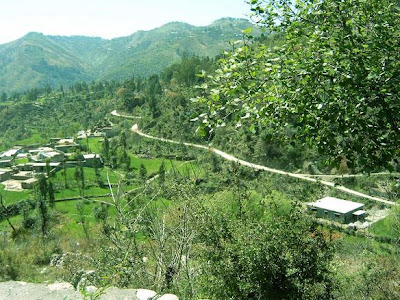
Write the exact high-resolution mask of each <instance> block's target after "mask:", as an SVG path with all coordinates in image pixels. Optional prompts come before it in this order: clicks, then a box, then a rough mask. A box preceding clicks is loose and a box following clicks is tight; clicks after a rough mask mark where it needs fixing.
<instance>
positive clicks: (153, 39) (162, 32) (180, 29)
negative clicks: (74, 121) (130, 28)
mask: <svg viewBox="0 0 400 300" xmlns="http://www.w3.org/2000/svg"><path fill="white" fill-rule="evenodd" d="M247 27H252V25H251V24H250V23H249V22H248V21H247V20H245V19H230V18H227V19H221V20H218V21H215V22H214V23H212V24H211V25H209V26H204V27H196V26H192V25H189V24H185V23H179V22H175V23H169V24H166V25H164V26H162V27H159V28H156V29H153V30H150V31H139V32H136V33H134V34H132V35H131V36H128V37H121V38H116V39H112V40H104V39H101V38H92V37H83V36H72V37H63V36H45V35H43V34H40V33H29V34H27V35H26V36H24V37H22V38H21V39H19V40H17V41H14V42H11V43H8V44H4V45H0V57H1V60H0V93H1V92H7V93H9V92H14V91H23V90H27V89H30V88H37V87H44V86H46V85H50V86H51V87H52V88H58V87H59V86H60V85H64V86H69V85H71V84H72V83H75V82H77V81H83V80H84V81H92V80H104V79H105V80H110V79H118V80H122V79H127V78H130V77H132V76H150V75H152V74H156V73H160V72H161V71H163V70H164V68H166V67H168V66H170V65H172V64H173V63H175V62H178V61H179V60H180V59H181V58H182V57H183V56H184V55H190V56H192V55H199V56H209V57H214V56H216V55H217V54H219V53H220V52H221V51H222V50H224V49H229V48H230V45H229V42H231V41H235V40H238V39H241V38H242V30H243V29H245V28H247Z"/></svg>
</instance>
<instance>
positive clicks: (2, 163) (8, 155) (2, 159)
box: [0, 148, 22, 167]
mask: <svg viewBox="0 0 400 300" xmlns="http://www.w3.org/2000/svg"><path fill="white" fill-rule="evenodd" d="M21 151H22V149H21V148H12V149H10V150H7V151H5V152H2V153H0V167H10V166H11V164H12V163H13V161H14V159H15V157H16V156H17V154H18V153H21Z"/></svg>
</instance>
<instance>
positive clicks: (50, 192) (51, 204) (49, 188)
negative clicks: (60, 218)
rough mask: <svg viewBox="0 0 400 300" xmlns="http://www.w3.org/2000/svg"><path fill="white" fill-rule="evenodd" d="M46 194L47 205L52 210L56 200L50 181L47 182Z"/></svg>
mask: <svg viewBox="0 0 400 300" xmlns="http://www.w3.org/2000/svg"><path fill="white" fill-rule="evenodd" d="M48 192H49V204H50V206H51V207H52V208H54V207H55V205H56V198H55V196H54V184H53V182H52V181H49V184H48Z"/></svg>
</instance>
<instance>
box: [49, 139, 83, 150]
mask: <svg viewBox="0 0 400 300" xmlns="http://www.w3.org/2000/svg"><path fill="white" fill-rule="evenodd" d="M50 145H51V146H52V147H54V148H55V149H56V150H57V151H61V152H64V153H67V152H71V151H73V150H75V149H76V148H80V145H79V144H77V143H75V141H74V139H73V138H64V139H61V138H57V141H52V139H50Z"/></svg>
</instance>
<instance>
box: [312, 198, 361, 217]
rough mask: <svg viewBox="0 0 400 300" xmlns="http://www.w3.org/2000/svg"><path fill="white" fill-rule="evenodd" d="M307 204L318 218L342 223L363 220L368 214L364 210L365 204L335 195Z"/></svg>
mask: <svg viewBox="0 0 400 300" xmlns="http://www.w3.org/2000/svg"><path fill="white" fill-rule="evenodd" d="M307 206H308V208H309V210H311V211H314V212H315V213H316V216H317V218H324V219H328V220H332V221H336V222H339V223H342V224H347V223H352V222H356V221H358V220H363V219H364V218H365V216H366V212H365V211H364V210H362V208H363V207H364V204H362V203H358V202H353V201H347V200H343V199H338V198H335V197H325V198H322V199H320V200H318V201H316V202H312V203H307Z"/></svg>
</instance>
